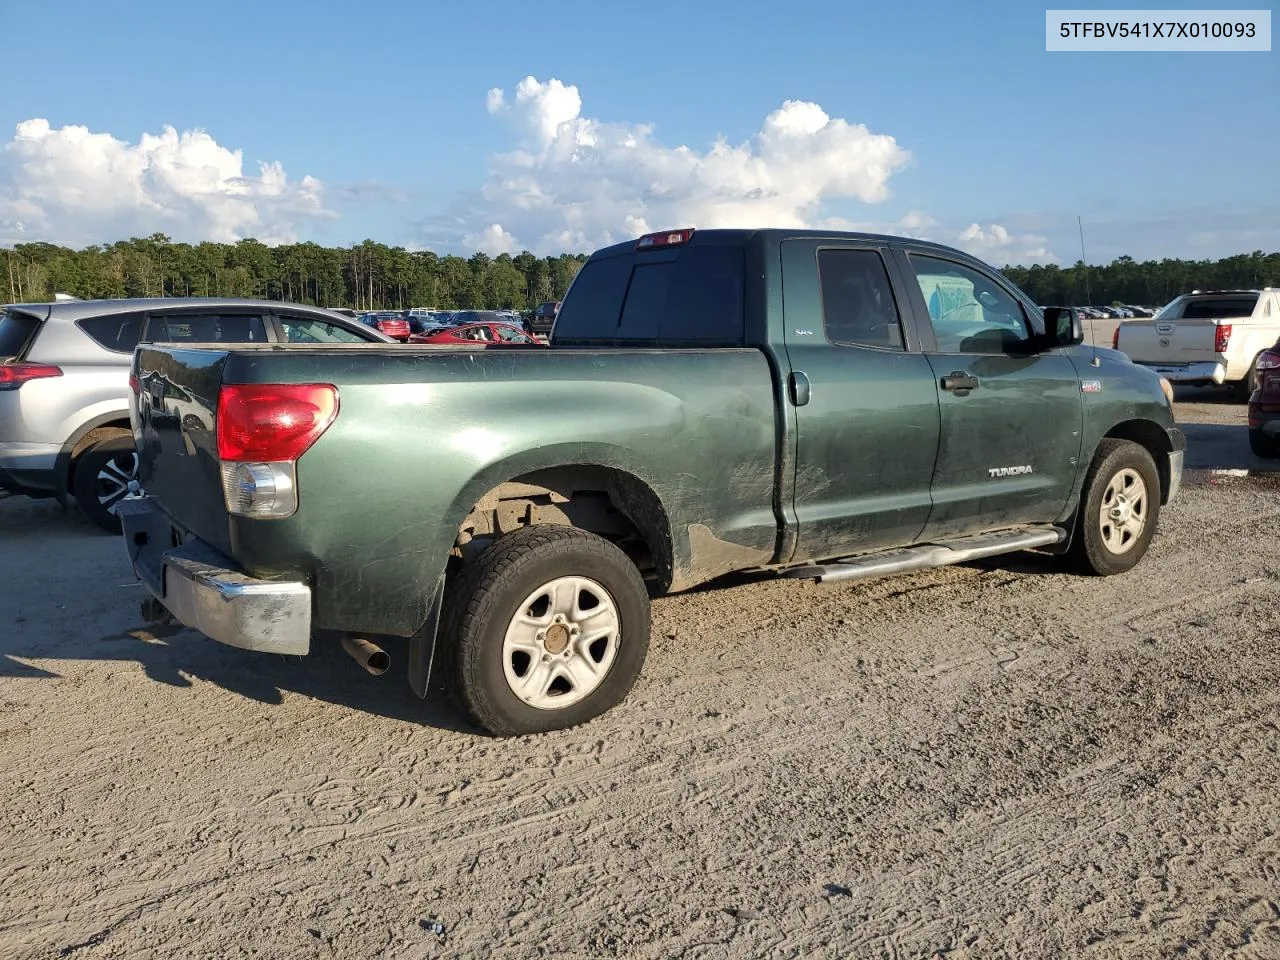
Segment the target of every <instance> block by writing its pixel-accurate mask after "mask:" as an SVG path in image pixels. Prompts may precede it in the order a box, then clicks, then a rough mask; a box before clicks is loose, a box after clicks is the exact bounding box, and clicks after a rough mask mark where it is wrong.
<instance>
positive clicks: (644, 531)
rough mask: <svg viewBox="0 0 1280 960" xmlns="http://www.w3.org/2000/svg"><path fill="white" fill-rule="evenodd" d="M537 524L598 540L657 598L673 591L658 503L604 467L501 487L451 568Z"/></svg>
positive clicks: (475, 510)
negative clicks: (617, 552) (621, 555)
mask: <svg viewBox="0 0 1280 960" xmlns="http://www.w3.org/2000/svg"><path fill="white" fill-rule="evenodd" d="M538 524H558V525H561V526H569V527H577V528H579V529H581V530H586V531H588V532H590V533H594V534H596V535H597V536H600V537H603V538H604V539H606V540H609V541H611V542H613V543H615V544H617V545H618V546H619V547H620V548H621V549H622V550H623V551H624V552H625V553H626V554H627V556H629V557H630V558H631V559H632V561H633V562H634V563H635V565H636V567H637V568H638V569H639V570H640V573H641V575H642V576H643V577H644V578H645V579H646V580H649V581H652V582H654V583H655V584H656V585H657V587H658V589H659V590H666V589H667V588H668V587H669V586H670V584H671V579H672V549H671V528H670V526H669V524H668V521H667V515H666V511H665V510H664V509H663V507H662V503H661V501H660V500H659V499H658V496H657V494H655V493H654V492H653V491H652V490H651V489H650V488H649V486H648V485H647V484H645V483H644V481H642V480H640V479H639V478H637V477H635V476H633V475H631V474H629V473H624V472H623V471H620V470H614V469H611V468H609V467H558V468H554V469H550V470H538V471H535V472H533V473H528V474H525V475H523V476H520V477H516V478H514V479H512V480H509V481H507V482H506V483H501V484H498V486H496V487H494V488H493V489H492V490H490V491H489V492H488V493H486V494H485V495H484V496H483V497H481V498H480V499H479V500H478V501H477V502H476V503H475V505H474V506H473V507H472V508H471V511H470V512H469V513H468V514H467V517H466V519H465V520H463V521H462V524H461V525H460V526H459V527H458V536H457V539H456V540H455V541H454V547H453V552H452V556H451V559H450V564H451V565H457V564H460V563H465V562H466V561H467V560H469V559H470V558H472V557H473V556H475V555H476V554H477V553H479V552H480V551H481V550H483V549H484V548H485V547H487V546H488V545H489V544H491V543H492V542H493V541H494V540H496V539H497V538H498V537H500V536H502V535H503V534H506V533H510V532H511V531H513V530H516V529H519V528H520V527H528V526H535V525H538Z"/></svg>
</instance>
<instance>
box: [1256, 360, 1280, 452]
mask: <svg viewBox="0 0 1280 960" xmlns="http://www.w3.org/2000/svg"><path fill="white" fill-rule="evenodd" d="M1255 362H1256V364H1257V366H1256V367H1255V369H1256V370H1257V377H1258V389H1257V390H1255V391H1254V392H1253V396H1252V397H1250V398H1249V446H1250V447H1251V448H1252V449H1253V452H1254V453H1255V454H1257V455H1258V456H1260V457H1262V458H1263V459H1266V460H1280V343H1277V344H1276V345H1275V346H1274V347H1272V348H1271V349H1270V350H1264V351H1262V353H1260V354H1258V359H1257V360H1256V361H1255Z"/></svg>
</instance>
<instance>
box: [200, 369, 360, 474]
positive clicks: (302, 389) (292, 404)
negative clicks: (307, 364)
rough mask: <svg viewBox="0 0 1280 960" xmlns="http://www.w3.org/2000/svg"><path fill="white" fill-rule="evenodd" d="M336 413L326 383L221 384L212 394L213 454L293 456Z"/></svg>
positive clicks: (330, 388) (299, 453) (239, 459)
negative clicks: (215, 442)
mask: <svg viewBox="0 0 1280 960" xmlns="http://www.w3.org/2000/svg"><path fill="white" fill-rule="evenodd" d="M337 415H338V388H337V387H335V386H333V385H332V384H329V383H299V384H275V383H245V384H240V383H236V384H224V385H223V387H222V391H221V392H220V393H219V394H218V459H219V460H233V461H236V462H245V461H249V460H272V461H278V460H297V459H298V458H299V457H300V456H302V455H303V454H304V453H306V452H307V450H308V449H309V448H310V447H311V445H312V444H313V443H315V442H316V441H317V440H319V439H320V435H321V434H322V433H324V432H325V431H326V430H328V429H329V424H331V423H333V418H334V417H336V416H337Z"/></svg>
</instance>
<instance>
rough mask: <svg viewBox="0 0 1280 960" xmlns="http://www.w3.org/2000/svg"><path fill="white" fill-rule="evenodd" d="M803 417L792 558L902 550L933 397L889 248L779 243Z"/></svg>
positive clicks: (934, 416)
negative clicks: (896, 285) (893, 277)
mask: <svg viewBox="0 0 1280 960" xmlns="http://www.w3.org/2000/svg"><path fill="white" fill-rule="evenodd" d="M781 248H782V270H783V274H782V288H783V314H784V319H785V334H784V342H785V344H786V350H787V358H788V360H789V362H790V366H791V371H792V372H791V380H790V383H789V384H788V389H789V391H790V398H789V400H790V402H791V404H793V405H794V407H795V412H796V427H797V437H796V457H795V486H794V501H793V504H794V510H795V515H796V519H797V521H798V542H797V550H796V554H795V555H794V557H793V559H796V560H801V559H819V560H820V559H829V558H832V557H837V556H841V555H847V554H851V553H859V552H867V551H871V550H876V549H880V548H883V547H893V546H905V545H907V544H910V543H911V542H912V541H914V540H915V539H916V538H917V537H918V536H919V535H920V533H921V531H922V530H923V529H924V526H925V523H926V521H927V520H928V517H929V511H930V507H931V500H930V493H929V487H930V483H931V481H932V477H933V472H934V458H935V455H936V453H937V449H938V434H939V413H938V393H937V390H936V389H935V387H934V383H933V371H932V369H931V367H930V365H929V362H928V360H926V359H925V357H924V356H923V354H921V353H920V349H919V339H918V335H917V334H916V332H915V329H914V327H913V325H912V323H911V322H910V310H909V308H907V307H906V304H905V302H903V301H902V299H901V296H900V294H901V284H899V289H898V291H895V288H894V284H893V283H892V282H891V279H890V274H891V272H892V271H893V267H892V265H891V264H892V261H891V259H890V257H889V251H888V249H887V248H886V247H884V246H881V245H877V244H874V243H855V242H847V241H839V240H820V239H807V238H806V239H799V238H797V239H791V240H785V241H783V242H782V245H781Z"/></svg>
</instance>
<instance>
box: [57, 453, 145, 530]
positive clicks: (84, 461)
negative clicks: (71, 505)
mask: <svg viewBox="0 0 1280 960" xmlns="http://www.w3.org/2000/svg"><path fill="white" fill-rule="evenodd" d="M104 471H106V472H107V473H109V474H115V473H120V474H123V475H127V476H129V477H130V478H132V479H137V473H138V457H137V453H136V452H135V451H134V449H133V438H132V437H129V436H117V437H110V438H108V439H106V440H102V441H99V442H98V443H95V444H94V445H93V446H91V447H89V448H88V449H87V450H85V451H84V453H82V454H80V456H79V457H77V458H76V462H75V475H74V478H73V479H72V483H71V494H72V496H74V497H75V500H76V503H77V504H79V506H80V509H81V510H83V511H84V515H85V516H86V517H88V518H89V519H90V520H92V521H93V522H94V523H95V524H97V525H98V526H99V527H101V528H102V529H103V530H105V531H107V533H114V534H116V535H117V536H118V535H119V534H120V529H121V528H120V518H119V517H117V516H116V515H115V514H114V513H113V512H112V509H113V508H114V506H115V504H116V503H118V502H119V500H120V499H122V498H123V496H124V493H122V492H120V491H119V490H118V489H116V488H115V487H114V486H109V485H108V483H107V482H106V481H105V480H103V479H101V478H100V477H99V474H100V473H103V472H104ZM125 492H127V491H125Z"/></svg>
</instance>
